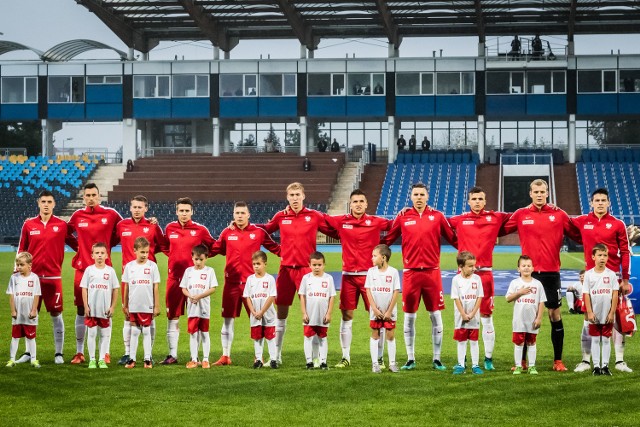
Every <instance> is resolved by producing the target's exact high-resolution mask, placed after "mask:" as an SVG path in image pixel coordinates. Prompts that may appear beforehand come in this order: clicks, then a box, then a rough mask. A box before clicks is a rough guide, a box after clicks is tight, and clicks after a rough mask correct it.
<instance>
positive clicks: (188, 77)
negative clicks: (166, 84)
mask: <svg viewBox="0 0 640 427" xmlns="http://www.w3.org/2000/svg"><path fill="white" fill-rule="evenodd" d="M171 93H172V94H173V97H174V98H185V97H187V98H195V97H207V96H209V76H208V75H206V74H198V75H193V74H176V75H174V76H173V82H172V92H171Z"/></svg>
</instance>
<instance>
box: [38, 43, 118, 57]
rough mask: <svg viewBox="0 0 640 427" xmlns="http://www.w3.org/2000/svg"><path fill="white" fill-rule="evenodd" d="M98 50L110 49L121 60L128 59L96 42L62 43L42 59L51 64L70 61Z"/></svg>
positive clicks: (41, 54)
mask: <svg viewBox="0 0 640 427" xmlns="http://www.w3.org/2000/svg"><path fill="white" fill-rule="evenodd" d="M96 49H110V50H113V51H114V52H116V53H117V54H118V55H119V56H120V59H122V60H125V59H127V54H126V53H124V52H123V51H121V50H118V49H116V48H113V47H111V46H108V45H106V44H104V43H100V42H97V41H95V40H84V39H79V40H69V41H66V42H62V43H60V44H57V45H55V46H53V47H52V48H50V49H49V50H47V51H46V52H45V53H42V52H41V53H40V58H41V59H42V60H43V61H50V62H58V61H69V60H70V59H73V58H75V57H76V56H78V55H80V54H81V53H84V52H87V51H89V50H96Z"/></svg>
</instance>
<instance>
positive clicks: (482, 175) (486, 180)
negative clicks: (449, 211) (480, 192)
mask: <svg viewBox="0 0 640 427" xmlns="http://www.w3.org/2000/svg"><path fill="white" fill-rule="evenodd" d="M499 179H500V166H499V165H491V164H488V163H485V164H483V165H479V166H478V170H477V174H476V186H478V187H482V188H483V189H484V190H485V194H486V195H487V206H486V208H485V209H487V210H496V209H498V180H499ZM465 194H466V192H465ZM465 210H466V211H468V210H469V207H468V206H467V207H465Z"/></svg>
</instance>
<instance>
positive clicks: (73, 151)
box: [55, 146, 122, 163]
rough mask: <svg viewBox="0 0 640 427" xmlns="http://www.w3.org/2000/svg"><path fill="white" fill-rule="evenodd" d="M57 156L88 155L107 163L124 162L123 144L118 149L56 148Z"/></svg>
mask: <svg viewBox="0 0 640 427" xmlns="http://www.w3.org/2000/svg"><path fill="white" fill-rule="evenodd" d="M55 155H56V156H87V157H89V158H90V159H92V160H93V159H98V160H100V161H103V162H105V163H122V146H121V147H120V148H119V149H118V150H116V151H109V150H108V149H106V148H104V149H100V148H91V147H89V148H86V147H73V148H69V149H66V150H56V152H55Z"/></svg>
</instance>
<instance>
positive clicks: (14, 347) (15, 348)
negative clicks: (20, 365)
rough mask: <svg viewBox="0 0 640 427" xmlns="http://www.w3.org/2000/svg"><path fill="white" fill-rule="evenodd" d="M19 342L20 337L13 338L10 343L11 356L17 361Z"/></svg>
mask: <svg viewBox="0 0 640 427" xmlns="http://www.w3.org/2000/svg"><path fill="white" fill-rule="evenodd" d="M18 344H20V338H11V344H10V345H9V358H10V360H12V361H14V362H15V361H16V353H17V352H18ZM25 344H26V343H25Z"/></svg>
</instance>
